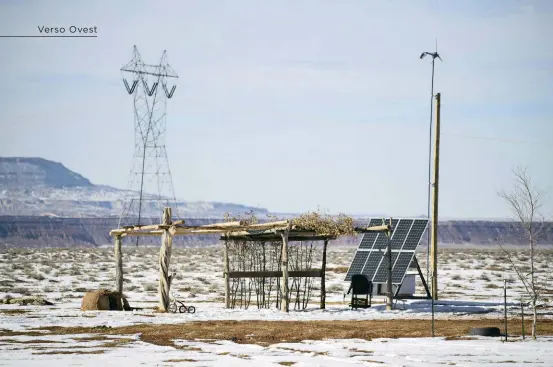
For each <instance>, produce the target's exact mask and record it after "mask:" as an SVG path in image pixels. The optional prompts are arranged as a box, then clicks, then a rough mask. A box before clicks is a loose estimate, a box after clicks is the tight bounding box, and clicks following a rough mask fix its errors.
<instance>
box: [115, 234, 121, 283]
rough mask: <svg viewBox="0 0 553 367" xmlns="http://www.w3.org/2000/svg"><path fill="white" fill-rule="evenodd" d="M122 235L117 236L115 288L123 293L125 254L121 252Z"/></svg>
mask: <svg viewBox="0 0 553 367" xmlns="http://www.w3.org/2000/svg"><path fill="white" fill-rule="evenodd" d="M121 244H122V239H121V235H119V236H115V247H114V252H115V289H116V290H117V292H119V294H123V254H122V253H121Z"/></svg>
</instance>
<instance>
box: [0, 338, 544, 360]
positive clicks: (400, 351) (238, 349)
mask: <svg viewBox="0 0 553 367" xmlns="http://www.w3.org/2000/svg"><path fill="white" fill-rule="evenodd" d="M14 341H19V342H20V343H14ZM23 342H25V343H23ZM175 345H177V346H178V347H177V348H174V347H168V346H158V345H154V344H149V343H144V342H141V341H140V340H139V336H138V335H122V336H117V337H113V336H112V337H109V338H105V339H102V340H95V339H94V338H90V335H86V334H77V335H63V336H55V337H52V336H40V337H36V336H34V337H23V336H19V337H11V338H10V339H8V338H0V346H1V348H2V359H1V360H0V366H8V365H9V366H28V367H31V366H48V365H57V366H60V365H78V366H92V367H96V366H98V365H106V364H107V365H119V366H138V365H146V366H182V365H185V366H224V367H226V366H295V367H299V366H343V365H346V366H404V367H408V366H409V367H410V366H413V367H427V366H444V365H446V366H448V365H449V366H475V367H476V366H501V367H503V366H520V365H524V366H552V365H553V353H551V346H552V345H553V339H552V338H541V339H539V340H538V341H530V340H529V339H526V341H520V340H519V341H515V342H508V343H503V342H500V341H498V340H497V339H493V338H484V337H480V338H477V339H476V338H474V339H469V340H445V339H444V338H402V339H375V340H372V341H366V340H359V339H348V340H339V339H338V340H332V339H329V340H321V341H309V340H305V341H303V342H301V343H277V344H272V345H269V346H260V345H255V344H236V343H233V342H232V341H225V340H221V341H216V340H207V341H205V340H204V341H201V340H196V341H189V340H176V341H175Z"/></svg>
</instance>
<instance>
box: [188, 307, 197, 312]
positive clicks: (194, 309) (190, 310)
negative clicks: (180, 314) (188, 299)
mask: <svg viewBox="0 0 553 367" xmlns="http://www.w3.org/2000/svg"><path fill="white" fill-rule="evenodd" d="M194 312H196V307H194V306H188V313H194Z"/></svg>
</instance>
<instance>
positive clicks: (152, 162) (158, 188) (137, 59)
mask: <svg viewBox="0 0 553 367" xmlns="http://www.w3.org/2000/svg"><path fill="white" fill-rule="evenodd" d="M121 74H122V78H123V83H124V85H125V88H126V90H127V92H128V93H129V94H130V95H132V96H133V102H134V155H133V164H132V168H131V172H130V177H129V184H128V191H127V194H126V195H125V198H124V201H123V209H122V213H121V216H120V217H119V227H122V226H125V225H134V224H147V223H144V222H145V221H146V220H148V219H149V218H154V217H155V218H158V217H159V216H160V213H161V212H162V208H163V207H164V206H170V207H171V208H172V209H173V213H174V215H175V214H176V216H178V212H177V205H176V198H175V191H174V188H173V181H172V178H171V170H170V169H169V161H168V160H167V152H166V150H165V131H166V120H165V119H166V116H167V114H166V105H167V100H168V99H170V98H171V97H173V94H174V93H175V89H176V87H177V86H176V84H172V85H169V83H170V81H171V78H175V79H176V78H178V76H177V73H176V72H175V71H174V70H173V68H171V66H170V65H169V63H168V62H167V51H163V54H162V56H161V59H160V61H159V63H158V64H157V65H150V64H145V63H144V62H143V61H142V57H141V56H140V53H139V52H138V49H137V48H136V46H134V49H133V57H132V60H131V61H130V62H129V63H128V64H126V65H125V66H123V67H122V68H121ZM128 78H129V79H130V80H131V81H130V82H129V81H128ZM136 245H137V246H138V237H137V240H136Z"/></svg>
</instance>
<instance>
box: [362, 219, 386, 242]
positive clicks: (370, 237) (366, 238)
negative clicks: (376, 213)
mask: <svg viewBox="0 0 553 367" xmlns="http://www.w3.org/2000/svg"><path fill="white" fill-rule="evenodd" d="M381 224H382V219H376V218H373V219H371V220H370V221H369V227H374V226H379V225H381ZM376 236H378V233H376V232H368V233H365V234H363V238H362V239H361V243H360V244H359V248H360V249H367V250H370V249H371V248H372V247H373V245H374V241H375V240H376Z"/></svg>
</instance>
